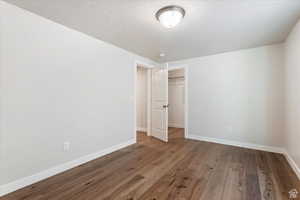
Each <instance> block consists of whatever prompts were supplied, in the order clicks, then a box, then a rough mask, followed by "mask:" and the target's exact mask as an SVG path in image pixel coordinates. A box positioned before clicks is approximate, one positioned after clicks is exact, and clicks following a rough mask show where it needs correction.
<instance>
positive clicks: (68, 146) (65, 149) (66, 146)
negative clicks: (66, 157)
mask: <svg viewBox="0 0 300 200" xmlns="http://www.w3.org/2000/svg"><path fill="white" fill-rule="evenodd" d="M69 150H70V142H64V151H69Z"/></svg>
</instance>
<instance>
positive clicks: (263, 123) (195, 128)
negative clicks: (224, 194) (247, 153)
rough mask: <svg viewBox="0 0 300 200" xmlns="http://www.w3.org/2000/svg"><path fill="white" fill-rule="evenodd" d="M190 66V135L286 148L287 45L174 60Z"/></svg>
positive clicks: (171, 64) (179, 63)
mask: <svg viewBox="0 0 300 200" xmlns="http://www.w3.org/2000/svg"><path fill="white" fill-rule="evenodd" d="M172 66H187V70H188V72H187V74H188V77H187V79H188V89H187V90H188V107H189V110H188V134H189V135H193V136H196V137H197V136H198V137H207V138H216V139H225V140H230V141H237V142H243V143H252V144H258V145H265V146H276V147H281V146H282V145H283V144H282V140H283V135H282V132H283V113H284V112H283V72H284V69H283V45H282V44H279V45H272V46H264V47H259V48H254V49H248V50H240V51H235V52H229V53H223V54H218V55H213V56H207V57H201V58H195V59H190V60H183V61H178V62H173V63H170V67H172Z"/></svg>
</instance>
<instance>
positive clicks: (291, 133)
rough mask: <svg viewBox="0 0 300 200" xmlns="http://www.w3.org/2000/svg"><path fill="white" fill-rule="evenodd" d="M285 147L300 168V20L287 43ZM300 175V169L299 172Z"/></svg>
mask: <svg viewBox="0 0 300 200" xmlns="http://www.w3.org/2000/svg"><path fill="white" fill-rule="evenodd" d="M285 111H286V112H285V118H286V124H285V132H284V138H285V148H286V149H287V151H288V153H289V154H290V156H291V157H292V159H293V160H294V161H295V162H296V164H297V165H298V170H299V169H300V145H299V141H300V22H298V24H297V25H296V26H295V28H294V30H293V31H292V32H291V34H290V35H289V37H288V39H287V40H286V44H285ZM298 173H299V175H300V171H299V172H298Z"/></svg>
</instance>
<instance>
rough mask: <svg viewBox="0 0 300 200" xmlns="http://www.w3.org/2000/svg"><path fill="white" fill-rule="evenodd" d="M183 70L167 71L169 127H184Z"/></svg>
mask: <svg viewBox="0 0 300 200" xmlns="http://www.w3.org/2000/svg"><path fill="white" fill-rule="evenodd" d="M184 87H185V85H184V70H183V69H177V70H171V71H169V89H168V93H169V94H168V98H169V109H168V115H169V117H168V123H169V127H176V128H184V115H185V113H184V107H185V105H184V104H185V102H184V100H185V94H184Z"/></svg>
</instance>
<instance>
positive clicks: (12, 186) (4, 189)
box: [0, 139, 135, 197]
mask: <svg viewBox="0 0 300 200" xmlns="http://www.w3.org/2000/svg"><path fill="white" fill-rule="evenodd" d="M134 143H135V140H134V139H132V140H129V141H127V142H124V143H121V144H118V145H115V146H112V147H109V148H107V149H104V150H102V151H99V152H96V153H93V154H89V155H86V156H83V157H81V158H78V159H76V160H72V161H70V162H67V163H64V164H61V165H58V166H56V167H53V168H50V169H47V170H45V171H42V172H39V173H37V174H34V175H32V176H28V177H24V178H22V179H19V180H16V181H13V182H11V183H8V184H5V185H1V186H0V197H1V196H4V195H6V194H9V193H11V192H14V191H16V190H18V189H21V188H24V187H26V186H29V185H31V184H33V183H36V182H39V181H41V180H44V179H46V178H49V177H51V176H54V175H56V174H59V173H61V172H64V171H66V170H69V169H72V168H74V167H77V166H79V165H82V164H84V163H86V162H89V161H91V160H94V159H97V158H99V157H101V156H104V155H107V154H109V153H112V152H114V151H117V150H119V149H122V148H124V147H127V146H129V145H132V144H134Z"/></svg>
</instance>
